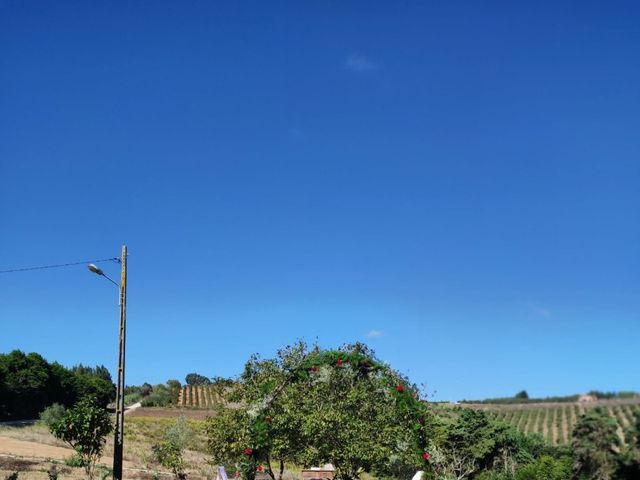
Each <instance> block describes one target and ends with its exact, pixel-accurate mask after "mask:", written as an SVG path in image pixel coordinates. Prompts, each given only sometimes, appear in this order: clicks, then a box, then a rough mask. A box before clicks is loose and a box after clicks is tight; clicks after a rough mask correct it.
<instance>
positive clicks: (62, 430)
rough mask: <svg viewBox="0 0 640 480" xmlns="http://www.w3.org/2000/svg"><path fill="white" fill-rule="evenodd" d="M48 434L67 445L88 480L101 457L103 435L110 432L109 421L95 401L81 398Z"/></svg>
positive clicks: (111, 428)
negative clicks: (79, 461)
mask: <svg viewBox="0 0 640 480" xmlns="http://www.w3.org/2000/svg"><path fill="white" fill-rule="evenodd" d="M50 430H51V433H52V434H53V435H54V436H55V437H57V438H59V439H61V440H63V441H64V442H66V443H68V444H69V445H70V446H71V447H72V448H73V449H74V450H75V451H76V453H77V454H78V456H79V457H80V458H81V460H82V464H83V467H84V469H85V472H86V474H87V478H89V479H92V478H93V475H94V472H95V464H96V462H97V460H98V459H99V458H100V456H101V455H102V450H103V448H104V443H105V438H106V436H107V435H108V434H109V433H110V432H111V431H112V430H113V424H112V423H111V418H110V417H109V414H108V413H107V411H106V410H104V408H102V407H100V406H99V405H98V403H97V402H96V400H95V399H93V398H90V397H85V398H83V399H82V400H80V401H79V402H78V403H76V404H75V405H74V406H73V407H72V408H70V409H69V410H67V412H66V413H65V415H64V416H63V417H62V418H61V419H60V420H58V421H57V422H54V423H53V424H52V425H51V427H50Z"/></svg>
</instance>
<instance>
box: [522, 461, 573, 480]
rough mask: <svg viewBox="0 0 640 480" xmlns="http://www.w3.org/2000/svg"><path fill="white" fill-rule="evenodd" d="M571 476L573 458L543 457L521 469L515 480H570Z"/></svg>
mask: <svg viewBox="0 0 640 480" xmlns="http://www.w3.org/2000/svg"><path fill="white" fill-rule="evenodd" d="M571 475H572V471H571V457H568V456H564V457H560V458H553V457H551V456H549V455H543V456H541V457H540V458H538V459H536V460H535V461H534V462H532V463H529V464H527V465H524V466H523V467H521V468H520V469H519V470H518V471H517V473H516V475H515V480H569V479H570V478H571Z"/></svg>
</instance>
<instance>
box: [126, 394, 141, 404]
mask: <svg viewBox="0 0 640 480" xmlns="http://www.w3.org/2000/svg"><path fill="white" fill-rule="evenodd" d="M141 398H142V394H141V393H140V392H135V393H129V394H127V395H125V396H124V404H125V405H133V404H134V403H137V402H139V401H140V399H141Z"/></svg>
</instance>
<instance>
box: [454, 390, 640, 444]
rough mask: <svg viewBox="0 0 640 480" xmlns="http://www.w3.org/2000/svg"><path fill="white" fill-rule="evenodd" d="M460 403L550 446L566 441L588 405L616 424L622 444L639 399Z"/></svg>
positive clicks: (638, 407) (638, 406) (639, 404)
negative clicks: (602, 409)
mask: <svg viewBox="0 0 640 480" xmlns="http://www.w3.org/2000/svg"><path fill="white" fill-rule="evenodd" d="M463 406H464V407H470V408H477V409H481V410H485V411H487V412H488V413H489V414H490V415H492V416H493V417H494V418H498V419H501V420H503V421H505V422H507V423H508V424H510V425H513V426H514V427H516V428H517V429H518V430H520V431H521V432H523V433H538V434H540V435H542V436H543V437H544V438H545V439H546V440H547V441H548V442H549V443H551V444H552V445H565V444H568V443H569V442H570V441H571V432H572V431H573V426H574V425H575V423H576V420H577V418H578V417H579V416H580V415H582V414H583V413H584V412H585V411H586V410H587V409H589V408H594V407H602V408H604V409H605V410H606V411H607V412H608V413H609V416H610V417H611V418H613V419H614V420H615V421H616V422H617V423H618V437H620V440H621V441H622V442H623V443H624V441H625V438H624V430H625V429H626V428H627V427H628V426H629V425H630V424H631V422H632V421H633V411H634V410H640V399H638V398H635V399H628V400H617V399H616V400H599V401H595V402H585V403H529V404H511V405H498V404H464V405H463Z"/></svg>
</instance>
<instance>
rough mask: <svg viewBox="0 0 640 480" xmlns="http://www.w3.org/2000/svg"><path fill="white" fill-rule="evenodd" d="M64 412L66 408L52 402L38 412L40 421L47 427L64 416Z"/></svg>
mask: <svg viewBox="0 0 640 480" xmlns="http://www.w3.org/2000/svg"><path fill="white" fill-rule="evenodd" d="M66 412H67V410H66V408H64V407H63V406H62V405H60V404H59V403H54V404H53V405H49V406H48V407H47V408H45V409H44V410H43V411H42V412H40V421H41V422H42V423H44V424H45V425H46V426H47V427H49V428H51V425H53V424H54V423H55V422H57V421H59V420H60V419H61V418H62V417H64V414H65V413H66Z"/></svg>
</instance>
